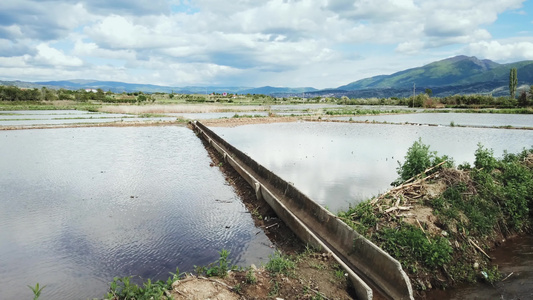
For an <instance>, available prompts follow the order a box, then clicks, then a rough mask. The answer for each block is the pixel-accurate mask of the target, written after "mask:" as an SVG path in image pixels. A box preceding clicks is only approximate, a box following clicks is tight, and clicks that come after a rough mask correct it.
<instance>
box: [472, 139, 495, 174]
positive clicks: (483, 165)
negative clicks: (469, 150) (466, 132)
mask: <svg viewBox="0 0 533 300" xmlns="http://www.w3.org/2000/svg"><path fill="white" fill-rule="evenodd" d="M475 157H476V159H475V161H474V166H475V167H476V168H477V169H485V170H486V171H489V172H490V171H492V170H493V169H494V168H496V166H497V160H496V158H494V151H493V150H492V149H486V148H485V147H483V145H481V144H478V145H477V150H476V152H475Z"/></svg>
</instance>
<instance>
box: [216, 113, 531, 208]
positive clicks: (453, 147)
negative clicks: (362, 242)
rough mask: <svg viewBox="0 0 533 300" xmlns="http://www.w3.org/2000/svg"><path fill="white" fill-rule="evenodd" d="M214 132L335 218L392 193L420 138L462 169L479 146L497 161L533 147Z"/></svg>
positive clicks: (485, 140) (283, 128)
mask: <svg viewBox="0 0 533 300" xmlns="http://www.w3.org/2000/svg"><path fill="white" fill-rule="evenodd" d="M213 131H215V132H216V133H217V134H220V135H221V136H222V137H223V138H224V139H226V140H227V141H228V142H230V143H231V144H233V145H234V146H236V147H237V148H239V149H241V150H242V151H243V152H245V153H247V154H248V155H250V156H251V157H252V158H254V159H255V160H257V161H258V162H259V163H260V164H262V165H264V166H265V167H267V168H269V169H270V170H272V171H273V172H274V173H276V174H278V175H280V176H281V177H282V178H284V179H286V180H288V181H291V182H293V183H294V184H295V186H296V187H297V188H298V189H300V190H301V191H302V192H304V193H305V194H307V195H309V196H310V197H311V198H312V199H313V200H315V201H317V202H318V203H320V204H322V205H324V206H327V207H328V208H329V209H330V210H332V211H334V212H335V211H338V210H339V209H343V208H346V207H348V205H349V204H350V203H356V202H359V201H362V200H364V199H367V198H369V197H371V196H373V195H376V194H378V193H380V192H383V191H386V190H387V189H388V188H390V183H391V182H392V181H394V180H395V179H396V177H397V175H396V168H397V166H398V162H397V161H398V160H400V161H403V158H404V156H405V153H406V152H407V149H408V148H409V147H410V146H411V145H412V144H413V142H414V141H416V140H417V139H418V138H422V141H423V142H424V143H425V144H429V145H430V146H431V150H434V151H438V153H439V154H441V155H442V154H447V155H449V156H451V157H452V158H453V159H454V160H455V161H456V162H457V163H463V162H470V163H472V162H473V161H474V152H475V150H476V149H477V143H481V144H483V145H484V146H485V147H488V148H493V149H494V151H495V155H496V156H500V155H501V154H502V153H503V150H508V151H510V152H517V151H521V150H522V149H523V148H524V147H527V148H529V147H531V146H533V131H530V130H504V129H490V128H458V127H431V126H398V125H382V124H355V123H351V124H350V123H312V122H300V123H281V124H280V123H278V124H262V125H246V126H239V127H235V128H223V127H216V128H213Z"/></svg>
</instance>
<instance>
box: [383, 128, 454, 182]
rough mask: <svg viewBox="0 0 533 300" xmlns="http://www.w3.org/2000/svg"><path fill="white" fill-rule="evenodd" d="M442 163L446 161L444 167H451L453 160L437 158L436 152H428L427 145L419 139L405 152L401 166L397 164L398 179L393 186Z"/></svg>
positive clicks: (445, 157)
mask: <svg viewBox="0 0 533 300" xmlns="http://www.w3.org/2000/svg"><path fill="white" fill-rule="evenodd" d="M443 161H447V163H446V164H445V167H452V166H453V160H451V159H450V158H449V157H448V156H446V155H444V156H441V157H439V156H437V152H435V151H430V150H429V145H425V144H423V143H422V139H420V138H419V139H418V141H415V142H414V143H413V145H412V146H411V147H409V149H408V150H407V154H406V155H405V162H404V163H403V164H401V163H400V162H398V168H396V170H397V172H398V175H400V178H399V179H398V180H396V181H395V182H394V183H393V184H394V185H397V184H400V183H402V182H404V181H406V180H408V179H410V178H412V177H414V176H416V175H418V174H420V173H422V172H424V171H425V170H427V169H429V168H431V167H433V166H435V165H437V164H439V163H441V162H443Z"/></svg>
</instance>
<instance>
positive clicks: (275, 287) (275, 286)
mask: <svg viewBox="0 0 533 300" xmlns="http://www.w3.org/2000/svg"><path fill="white" fill-rule="evenodd" d="M273 283H274V284H273V285H272V288H271V289H270V291H269V292H268V296H269V297H275V296H277V295H278V294H279V283H278V282H277V281H275V280H274V281H273Z"/></svg>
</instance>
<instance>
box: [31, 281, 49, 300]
mask: <svg viewBox="0 0 533 300" xmlns="http://www.w3.org/2000/svg"><path fill="white" fill-rule="evenodd" d="M28 287H29V288H30V290H31V291H32V292H33V300H37V299H39V297H40V296H41V292H42V291H43V289H44V288H45V287H46V285H45V286H43V287H39V283H38V282H37V284H36V285H35V287H33V286H31V285H28Z"/></svg>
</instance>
